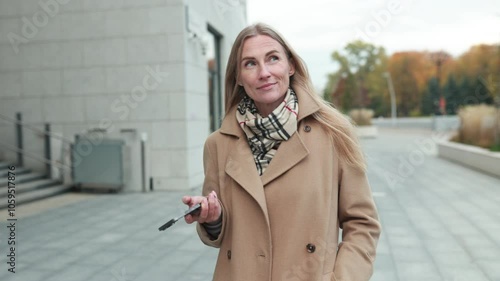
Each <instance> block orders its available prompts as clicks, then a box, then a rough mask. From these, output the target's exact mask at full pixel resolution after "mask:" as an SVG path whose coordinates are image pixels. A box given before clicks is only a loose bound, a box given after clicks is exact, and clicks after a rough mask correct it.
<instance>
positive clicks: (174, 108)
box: [168, 93, 187, 120]
mask: <svg viewBox="0 0 500 281" xmlns="http://www.w3.org/2000/svg"><path fill="white" fill-rule="evenodd" d="M168 97H169V100H168V112H169V115H168V118H169V119H170V120H184V119H186V107H187V104H186V95H185V94H184V93H171V94H169V96H168Z"/></svg>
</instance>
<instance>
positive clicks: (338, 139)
mask: <svg viewBox="0 0 500 281" xmlns="http://www.w3.org/2000/svg"><path fill="white" fill-rule="evenodd" d="M257 35H266V36H269V37H271V38H273V39H274V40H276V41H277V42H278V43H279V44H280V45H281V46H282V47H283V49H284V50H285V53H286V55H287V57H288V59H289V61H290V63H292V64H293V65H294V66H295V73H294V74H293V75H292V76H291V77H290V86H291V88H292V89H293V90H294V91H295V92H296V93H298V95H299V93H302V94H307V95H309V96H310V97H311V98H312V99H313V100H314V101H315V102H316V103H318V104H319V105H320V109H319V111H317V112H315V113H314V114H313V115H312V116H313V118H314V119H316V120H317V121H318V122H319V123H320V124H321V125H322V127H323V128H324V129H325V131H326V132H327V133H328V135H329V136H330V137H331V139H332V142H333V145H334V147H335V149H336V151H337V153H338V154H339V158H340V160H341V161H342V162H344V163H346V164H347V165H350V166H353V167H355V168H358V169H360V170H362V171H365V170H366V164H365V160H364V157H363V153H362V151H361V148H360V147H359V144H358V141H357V137H356V136H355V134H354V130H353V126H352V124H351V122H350V121H349V120H348V119H347V118H346V117H345V116H344V115H343V114H342V113H341V112H339V111H338V110H337V109H335V108H334V107H332V106H331V105H330V104H329V103H327V102H326V101H325V100H323V99H322V98H321V97H320V96H319V95H317V94H316V92H315V90H314V87H313V86H312V82H311V79H310V77H309V72H308V71H307V67H306V65H305V63H304V61H303V60H302V59H301V58H300V56H299V55H298V54H297V53H296V52H295V51H294V50H293V49H292V47H291V46H290V45H289V44H288V43H287V42H286V41H285V39H284V38H283V37H282V36H281V35H280V34H279V33H278V32H277V31H275V30H274V29H273V28H272V27H270V26H268V25H266V24H263V23H257V24H254V25H251V26H248V27H246V28H244V29H243V30H242V31H241V32H240V34H239V35H238V37H236V40H235V41H234V44H233V47H232V48H231V53H230V54H229V59H228V62H227V68H226V81H225V103H226V105H225V109H226V115H227V114H228V112H229V111H230V110H231V108H232V107H234V106H236V105H237V104H238V103H239V102H240V100H241V99H242V98H243V97H244V95H245V90H244V88H243V87H240V86H239V85H238V83H237V81H238V78H239V77H238V76H239V65H240V63H241V52H242V49H243V43H244V42H245V40H246V39H248V38H250V37H253V36H257ZM299 96H300V95H299ZM299 106H300V101H299Z"/></svg>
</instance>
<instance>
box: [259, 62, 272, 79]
mask: <svg viewBox="0 0 500 281" xmlns="http://www.w3.org/2000/svg"><path fill="white" fill-rule="evenodd" d="M269 76H271V72H269V69H268V68H267V66H266V65H264V66H262V67H261V68H260V71H259V78H260V79H262V78H269Z"/></svg>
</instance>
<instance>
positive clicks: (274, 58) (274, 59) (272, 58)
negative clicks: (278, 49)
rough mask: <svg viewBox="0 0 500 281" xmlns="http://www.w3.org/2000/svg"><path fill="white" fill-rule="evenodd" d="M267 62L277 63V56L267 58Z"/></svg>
mask: <svg viewBox="0 0 500 281" xmlns="http://www.w3.org/2000/svg"><path fill="white" fill-rule="evenodd" d="M269 60H270V61H278V60H279V58H278V57H277V56H271V57H270V58H269Z"/></svg>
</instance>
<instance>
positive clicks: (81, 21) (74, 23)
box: [59, 12, 106, 39]
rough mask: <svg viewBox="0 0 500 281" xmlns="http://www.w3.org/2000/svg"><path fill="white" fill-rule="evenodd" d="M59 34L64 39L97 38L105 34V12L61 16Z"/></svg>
mask: <svg viewBox="0 0 500 281" xmlns="http://www.w3.org/2000/svg"><path fill="white" fill-rule="evenodd" d="M59 17H60V21H61V33H62V34H63V36H64V38H66V39H88V38H98V37H102V36H104V35H105V34H106V30H105V23H106V13H105V12H93V13H88V14H83V13H71V14H61V15H60V16H59Z"/></svg>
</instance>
